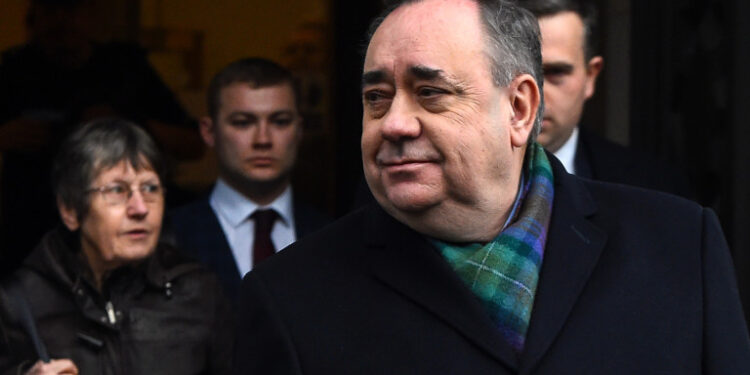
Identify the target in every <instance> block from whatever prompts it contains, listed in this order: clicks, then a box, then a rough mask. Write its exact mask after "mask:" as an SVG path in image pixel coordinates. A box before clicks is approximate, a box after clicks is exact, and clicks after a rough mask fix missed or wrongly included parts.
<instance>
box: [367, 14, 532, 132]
mask: <svg viewBox="0 0 750 375" xmlns="http://www.w3.org/2000/svg"><path fill="white" fill-rule="evenodd" d="M419 1H422V0H394V1H387V0H386V1H384V4H385V9H384V10H383V12H382V13H381V14H380V15H379V16H378V17H377V18H375V19H374V20H373V21H372V23H371V24H370V28H369V33H368V41H369V40H370V39H372V36H373V34H375V31H376V30H377V28H378V27H379V26H380V25H381V24H382V23H383V20H385V18H386V17H388V15H389V14H391V13H392V12H393V11H394V10H396V9H398V8H400V7H401V6H403V5H407V4H412V3H416V2H419ZM474 1H475V2H476V3H477V5H478V6H479V9H480V17H481V20H482V24H483V26H484V31H485V36H486V40H485V43H486V45H487V48H486V51H485V52H486V54H487V58H488V59H489V63H490V71H491V72H492V80H493V82H494V83H495V85H496V86H498V87H506V86H508V85H509V84H510V83H511V82H512V81H513V79H514V78H516V77H518V76H519V75H521V74H530V75H531V76H532V77H534V80H535V81H536V83H537V85H538V86H539V92H540V102H539V109H538V110H537V113H536V119H535V121H534V127H533V129H532V131H531V134H529V139H528V143H529V144H531V143H533V142H534V141H536V137H537V135H539V132H540V131H541V129H542V114H543V113H544V97H543V95H541V92H542V86H543V84H544V75H543V72H542V47H541V44H540V41H539V23H538V22H537V19H536V17H534V15H533V14H531V13H530V12H529V11H527V10H526V9H524V8H521V7H519V6H517V5H516V4H515V2H511V1H506V0H474ZM436 37H438V36H436ZM368 44H369V43H368Z"/></svg>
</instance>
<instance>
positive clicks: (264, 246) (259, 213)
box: [250, 209, 279, 265]
mask: <svg viewBox="0 0 750 375" xmlns="http://www.w3.org/2000/svg"><path fill="white" fill-rule="evenodd" d="M278 216H279V215H278V214H277V213H276V211H274V210H272V209H263V210H256V211H255V212H253V214H252V215H250V218H252V219H253V220H254V221H255V237H254V239H253V264H254V265H257V264H258V263H260V262H262V261H263V260H265V259H266V258H268V257H270V256H271V255H273V254H274V253H275V252H276V249H275V248H274V246H273V242H272V241H271V230H272V229H273V224H274V223H275V222H276V218H278Z"/></svg>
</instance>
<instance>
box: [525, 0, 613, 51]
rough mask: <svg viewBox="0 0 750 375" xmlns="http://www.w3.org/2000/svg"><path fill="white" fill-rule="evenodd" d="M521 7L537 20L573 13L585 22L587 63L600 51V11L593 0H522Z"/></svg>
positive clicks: (584, 49)
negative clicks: (563, 13)
mask: <svg viewBox="0 0 750 375" xmlns="http://www.w3.org/2000/svg"><path fill="white" fill-rule="evenodd" d="M519 5H521V6H522V7H524V8H526V9H528V10H529V11H530V12H531V13H534V15H535V16H536V17H537V18H542V17H549V16H554V15H556V14H558V13H562V12H573V13H575V14H577V15H578V17H581V21H583V31H584V40H583V42H584V44H583V55H584V56H585V57H586V61H588V60H590V59H591V58H592V57H594V56H596V55H597V54H598V51H599V30H598V28H599V23H598V17H599V11H598V9H597V7H596V4H595V3H594V1H593V0H520V1H519Z"/></svg>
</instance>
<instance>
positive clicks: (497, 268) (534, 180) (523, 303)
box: [433, 143, 554, 353]
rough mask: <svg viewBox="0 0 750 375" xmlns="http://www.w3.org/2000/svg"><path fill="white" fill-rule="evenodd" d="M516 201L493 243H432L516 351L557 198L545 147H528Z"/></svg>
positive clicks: (520, 346) (521, 344) (523, 335)
mask: <svg viewBox="0 0 750 375" xmlns="http://www.w3.org/2000/svg"><path fill="white" fill-rule="evenodd" d="M524 164H525V165H524V171H525V172H524V173H523V176H522V180H521V184H520V185H521V186H520V189H519V193H518V196H517V197H516V202H515V204H514V206H513V209H512V211H511V214H510V215H509V218H508V221H507V222H506V225H505V227H504V229H503V230H502V231H501V232H500V234H498V236H497V237H496V238H495V239H494V240H492V241H491V242H490V243H487V244H481V243H471V244H460V245H459V244H448V243H445V242H441V241H437V240H433V243H434V244H435V245H436V246H437V248H438V249H439V250H440V252H441V253H442V255H443V257H444V258H445V259H446V260H447V261H448V263H449V264H450V265H451V267H452V268H453V269H454V270H455V271H456V272H457V273H458V275H459V276H460V277H461V279H462V280H463V281H464V282H465V283H466V284H467V285H468V286H469V288H471V290H472V291H473V292H474V294H475V295H476V296H477V297H479V299H480V301H481V302H482V304H483V305H484V307H485V308H486V309H487V311H488V312H489V313H490V318H491V319H492V321H493V322H494V323H495V324H496V325H497V327H498V328H499V329H500V331H501V333H502V335H503V336H504V337H505V338H506V339H507V340H508V342H509V343H510V344H511V346H512V347H513V348H515V349H516V351H517V352H519V353H520V352H521V351H522V350H523V347H524V341H525V339H526V330H527V329H528V327H529V319H530V318H531V308H532V306H533V304H534V294H535V293H536V286H537V281H538V280H539V270H540V268H541V266H542V256H543V253H544V244H545V242H546V240H547V228H548V227H549V219H550V216H551V213H552V199H553V197H554V187H553V177H552V168H551V166H550V164H549V160H548V159H547V155H545V154H544V150H543V149H542V146H540V145H539V144H537V143H535V144H534V145H532V146H530V147H529V149H528V152H527V157H526V160H525V163H524Z"/></svg>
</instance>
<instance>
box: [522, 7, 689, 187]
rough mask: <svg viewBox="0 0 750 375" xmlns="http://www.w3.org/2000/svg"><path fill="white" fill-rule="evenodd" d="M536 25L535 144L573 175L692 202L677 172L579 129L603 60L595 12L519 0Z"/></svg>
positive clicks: (684, 179) (646, 156) (687, 185)
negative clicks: (539, 116)
mask: <svg viewBox="0 0 750 375" xmlns="http://www.w3.org/2000/svg"><path fill="white" fill-rule="evenodd" d="M520 4H521V5H522V6H524V7H525V8H526V9H528V10H529V11H531V12H532V13H534V15H535V16H537V19H538V20H539V26H540V32H541V35H542V66H543V69H544V104H545V112H544V121H543V122H542V131H541V133H540V134H539V139H538V141H539V143H541V144H542V146H544V147H545V148H546V149H547V150H549V151H551V152H553V153H554V154H555V156H556V157H557V158H558V159H560V161H561V162H562V163H563V166H565V169H566V170H567V171H568V172H569V173H572V174H575V175H576V176H581V177H586V178H590V179H594V180H599V181H607V182H614V183H619V184H626V185H633V186H638V187H643V188H648V189H654V190H659V191H664V192H667V193H672V194H677V195H680V196H683V197H686V198H692V189H691V188H690V186H689V182H688V181H687V178H686V177H685V176H684V174H683V173H682V172H681V171H678V170H675V169H674V168H672V167H670V166H668V165H666V163H663V162H661V161H658V160H655V159H653V158H651V157H649V156H648V155H645V154H642V153H639V152H636V151H634V150H631V149H628V148H626V147H623V146H621V145H619V144H617V143H614V142H611V141H609V140H607V139H605V138H603V137H601V136H599V135H597V134H596V133H594V132H592V131H591V130H588V129H586V128H585V127H583V126H581V124H580V122H581V115H582V114H583V108H584V104H585V103H586V101H588V99H590V98H591V97H592V96H593V95H594V92H595V91H596V79H597V77H598V76H599V73H600V72H601V70H602V68H603V66H604V59H603V57H602V56H600V55H598V53H597V50H598V39H599V38H598V24H597V17H598V12H597V8H596V5H595V4H594V2H593V1H587V0H523V1H521V2H520Z"/></svg>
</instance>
